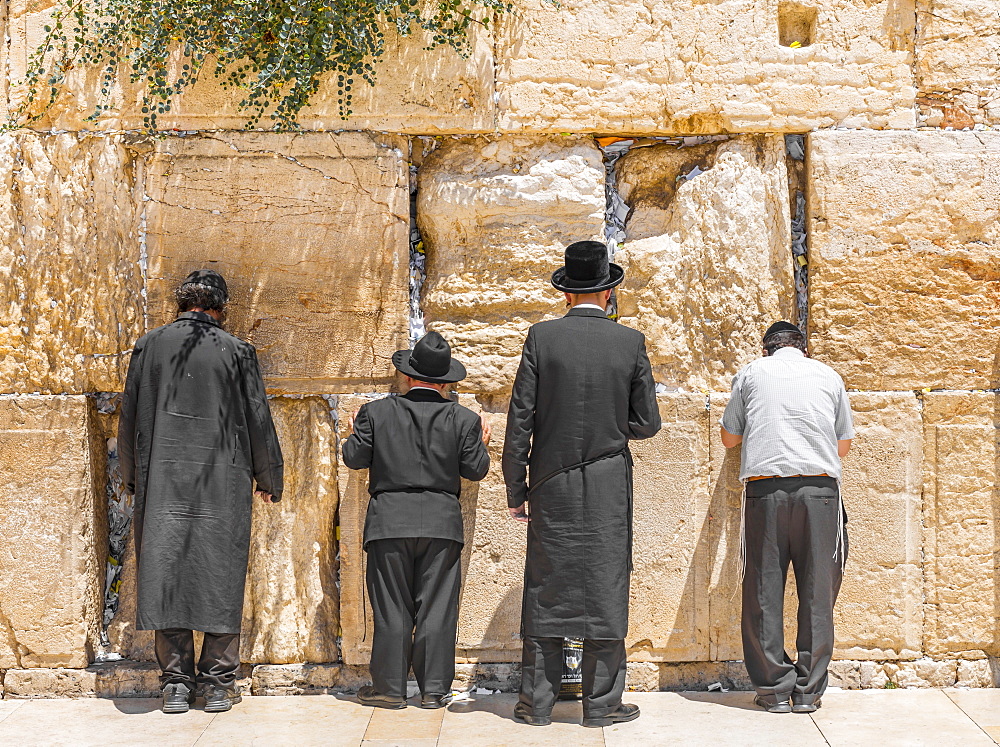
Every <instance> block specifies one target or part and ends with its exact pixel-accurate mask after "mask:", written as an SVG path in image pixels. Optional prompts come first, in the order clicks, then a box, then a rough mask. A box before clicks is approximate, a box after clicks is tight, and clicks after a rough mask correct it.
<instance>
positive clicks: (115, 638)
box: [107, 530, 156, 661]
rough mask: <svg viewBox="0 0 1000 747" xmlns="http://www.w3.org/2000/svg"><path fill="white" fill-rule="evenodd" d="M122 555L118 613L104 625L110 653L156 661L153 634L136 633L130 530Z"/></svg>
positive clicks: (132, 550) (134, 588) (133, 566)
mask: <svg viewBox="0 0 1000 747" xmlns="http://www.w3.org/2000/svg"><path fill="white" fill-rule="evenodd" d="M130 532H131V534H130V535H129V539H128V545H126V547H125V556H124V558H123V559H122V575H121V588H120V590H119V592H118V611H117V612H116V613H115V616H114V618H113V619H112V620H111V622H110V623H109V624H108V631H107V632H108V640H109V641H110V642H111V646H110V649H109V650H110V651H112V652H114V653H116V654H119V655H120V656H121V657H122V658H125V659H129V660H130V661H156V648H155V646H154V643H153V631H151V630H136V627H135V613H136V599H137V591H136V570H137V569H136V560H135V534H134V531H132V530H130Z"/></svg>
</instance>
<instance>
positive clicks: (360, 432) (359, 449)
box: [341, 405, 375, 469]
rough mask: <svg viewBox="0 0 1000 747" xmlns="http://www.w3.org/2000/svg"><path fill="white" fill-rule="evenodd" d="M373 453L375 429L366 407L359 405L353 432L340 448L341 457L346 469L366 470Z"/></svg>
mask: <svg viewBox="0 0 1000 747" xmlns="http://www.w3.org/2000/svg"><path fill="white" fill-rule="evenodd" d="M374 453H375V429H374V427H373V426H372V419H371V417H369V415H368V405H361V409H360V410H358V414H357V416H356V417H355V418H354V432H353V433H351V435H350V436H348V437H347V440H346V441H344V445H343V446H342V447H341V457H342V458H343V460H344V464H345V465H347V467H348V469H368V468H369V467H371V466H372V456H373V455H374Z"/></svg>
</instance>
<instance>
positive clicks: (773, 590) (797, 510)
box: [742, 477, 847, 703]
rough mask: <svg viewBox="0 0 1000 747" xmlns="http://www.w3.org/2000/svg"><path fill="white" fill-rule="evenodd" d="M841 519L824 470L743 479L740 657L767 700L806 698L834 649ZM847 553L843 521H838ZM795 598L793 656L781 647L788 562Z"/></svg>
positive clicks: (819, 687)
mask: <svg viewBox="0 0 1000 747" xmlns="http://www.w3.org/2000/svg"><path fill="white" fill-rule="evenodd" d="M844 521H846V517H845V516H844V514H843V510H842V507H841V505H840V501H839V500H838V494H837V483H836V480H834V479H833V478H830V477H786V478H778V479H768V480H759V481H751V482H749V483H747V499H746V518H745V522H746V573H745V576H744V579H743V625H742V629H743V659H744V661H745V663H746V667H747V673H748V674H749V675H750V680H751V682H753V684H754V687H755V688H756V690H757V693H758V695H761V696H763V697H764V698H765V699H766V700H767V701H769V702H776V701H781V702H783V701H787V700H788V699H789V698H791V700H792V701H793V702H794V703H813V702H815V701H817V700H819V699H820V697H822V695H823V693H824V691H825V690H826V686H827V680H828V675H827V668H828V667H829V665H830V659H831V657H832V656H833V644H834V637H833V635H834V634H833V605H834V603H835V602H836V601H837V594H838V593H840V583H841V580H842V578H843V571H842V563H843V560H842V558H841V551H840V550H838V548H837V532H838V530H840V529H841V527H842V524H841V522H844ZM843 532H844V534H843V539H844V548H843V553H844V556H845V558H846V553H847V528H846V527H843ZM789 563H791V565H792V568H793V570H794V572H795V586H796V590H797V592H798V597H799V611H798V633H797V635H796V640H795V648H796V650H797V651H798V655H797V657H796V660H795V661H794V662H793V661H792V660H791V658H790V657H789V656H788V654H787V653H786V652H785V635H784V598H785V581H786V579H787V576H788V565H789Z"/></svg>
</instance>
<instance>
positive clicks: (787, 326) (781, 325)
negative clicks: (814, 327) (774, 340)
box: [764, 321, 802, 342]
mask: <svg viewBox="0 0 1000 747" xmlns="http://www.w3.org/2000/svg"><path fill="white" fill-rule="evenodd" d="M779 332H798V333H799V334H800V335H801V334H802V330H801V329H799V328H798V327H796V326H795V325H794V324H792V323H791V322H786V321H780V322H775V323H774V324H772V325H771V326H770V327H768V328H767V332H765V333H764V342H767V338H768V337H770V336H771V335H776V334H778V333H779Z"/></svg>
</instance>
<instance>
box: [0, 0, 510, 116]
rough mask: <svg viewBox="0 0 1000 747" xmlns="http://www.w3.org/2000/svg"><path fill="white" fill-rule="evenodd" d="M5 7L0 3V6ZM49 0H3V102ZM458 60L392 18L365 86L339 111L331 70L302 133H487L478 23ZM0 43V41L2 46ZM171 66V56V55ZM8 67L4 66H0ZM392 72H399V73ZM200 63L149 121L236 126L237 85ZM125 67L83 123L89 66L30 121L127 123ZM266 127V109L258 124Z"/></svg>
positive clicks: (94, 92) (91, 95) (482, 37)
mask: <svg viewBox="0 0 1000 747" xmlns="http://www.w3.org/2000/svg"><path fill="white" fill-rule="evenodd" d="M7 6H8V4H7V3H5V4H4V7H7ZM56 7H57V6H56V4H55V3H54V2H53V0H10V3H9V8H10V10H9V25H8V27H7V28H8V34H9V35H10V42H9V50H10V51H9V75H8V76H7V77H9V79H10V81H11V82H12V83H14V86H13V90H12V99H13V105H14V106H16V105H17V103H18V102H19V101H20V100H21V96H23V87H21V86H18V85H17V83H18V82H19V81H21V80H22V78H23V76H24V73H25V70H26V69H27V59H28V56H29V55H30V54H31V53H32V51H33V50H34V49H35V48H36V47H37V45H38V44H40V43H41V41H42V39H43V38H44V36H45V30H44V27H45V25H46V24H51V23H52V17H53V14H54V12H55V9H56ZM468 36H469V42H470V45H469V50H468V55H467V56H466V57H463V56H461V55H460V54H458V53H457V52H455V51H454V50H452V49H451V48H438V49H435V50H427V49H426V47H427V45H428V44H429V42H430V38H429V36H428V35H427V34H426V33H424V32H423V31H421V30H419V29H418V30H416V31H415V32H414V33H413V34H411V35H410V36H408V37H400V36H399V34H398V33H397V32H396V31H395V27H394V25H392V24H387V25H386V26H385V28H384V41H383V43H384V47H385V54H384V56H383V57H382V59H381V61H380V62H379V63H378V64H376V65H375V72H376V75H377V76H378V78H377V82H376V85H375V87H372V86H369V85H368V84H367V83H365V82H364V81H362V80H360V79H358V80H356V81H355V83H354V86H353V91H354V94H355V98H354V101H353V103H352V105H351V109H352V112H353V113H352V115H351V116H350V117H349V118H348V119H346V120H344V119H341V117H340V109H339V106H338V103H337V82H336V78H337V76H336V74H333V75H328V76H326V77H324V78H323V79H322V80H321V81H320V84H319V90H318V91H317V93H316V94H315V95H314V96H313V98H312V103H311V105H310V106H308V107H306V108H305V109H304V110H303V111H302V113H301V115H300V118H299V124H300V126H301V127H302V128H303V129H305V130H340V129H344V130H373V131H380V132H412V133H420V134H423V133H439V132H442V133H443V132H462V133H469V132H489V131H492V130H493V123H494V118H495V112H496V104H495V102H494V96H493V90H494V83H493V45H494V40H493V36H492V33H491V32H490V31H489V30H487V29H486V28H484V27H483V26H482V25H481V24H472V26H471V27H470V30H469V35H468ZM5 49H6V45H5ZM174 64H175V66H176V67H175V70H176V71H178V72H179V67H180V65H181V61H180V60H179V58H177V57H175V58H174ZM5 69H8V68H5ZM401 71H405V74H402V73H401ZM213 72H214V69H213V68H211V67H206V69H205V70H203V71H202V74H201V77H200V79H199V82H198V84H197V85H196V86H195V87H194V88H193V89H192V90H190V91H189V92H188V93H186V94H185V95H183V96H180V97H178V98H177V99H176V100H175V101H174V102H173V110H172V111H171V112H170V113H169V114H166V115H162V116H161V117H160V118H159V119H158V123H157V126H158V128H159V129H161V130H165V131H170V130H240V129H242V128H243V127H244V126H245V124H246V122H247V116H248V114H247V113H245V112H242V113H241V112H240V111H239V108H238V104H239V102H240V100H241V99H242V98H243V96H244V95H245V90H243V89H237V90H229V91H226V90H224V89H223V88H222V86H221V85H220V84H219V82H218V80H217V79H216V78H215V76H214V75H213ZM127 76H128V73H127V71H123V72H122V73H121V74H119V76H118V80H117V81H116V82H115V84H114V85H113V86H112V88H111V90H110V92H109V96H108V103H109V104H110V109H109V110H108V111H107V112H105V113H104V114H102V115H101V116H100V117H98V118H97V119H96V121H88V120H87V118H88V117H89V116H90V115H91V114H92V113H93V111H94V106H95V104H97V103H98V101H99V100H100V96H99V92H100V89H101V86H100V80H99V78H100V76H99V73H98V71H97V70H95V69H93V68H78V69H76V70H74V71H72V72H71V73H70V74H69V76H68V80H67V84H66V85H65V86H64V89H63V91H62V92H61V93H60V97H59V99H58V100H57V102H56V105H55V106H54V107H53V108H52V110H51V111H50V112H49V113H48V114H47V115H46V116H45V117H44V118H43V119H42V120H41V121H40V122H38V123H37V124H35V125H34V126H35V127H39V128H44V129H65V130H83V129H87V130H93V129H99V130H134V129H138V128H141V127H142V126H143V114H142V112H141V106H140V89H139V87H138V86H136V85H133V84H130V83H128V82H127ZM270 124H272V122H271V120H270V119H269V118H268V115H265V116H264V117H263V119H262V120H261V122H260V126H261V127H268V126H269V125H270Z"/></svg>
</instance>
